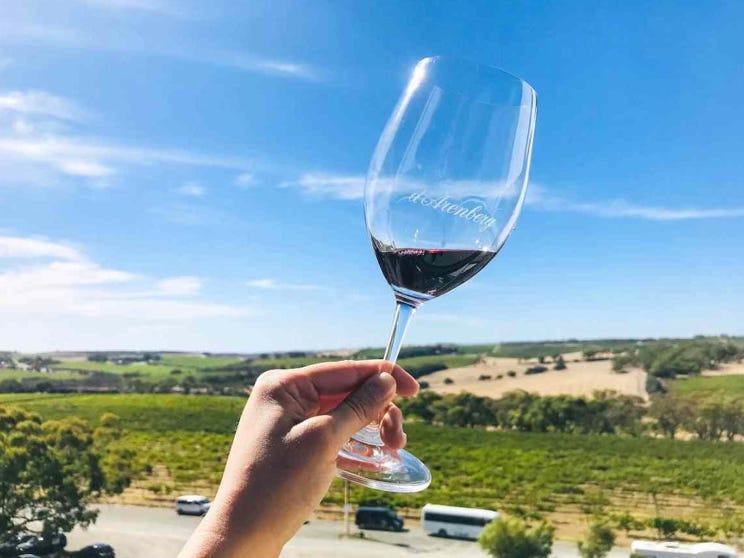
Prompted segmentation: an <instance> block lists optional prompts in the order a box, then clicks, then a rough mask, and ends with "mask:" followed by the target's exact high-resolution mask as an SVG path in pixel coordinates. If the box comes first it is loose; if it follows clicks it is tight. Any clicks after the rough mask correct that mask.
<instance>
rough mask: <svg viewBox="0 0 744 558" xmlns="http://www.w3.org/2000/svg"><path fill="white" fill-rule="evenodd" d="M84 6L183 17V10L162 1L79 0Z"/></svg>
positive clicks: (171, 3)
mask: <svg viewBox="0 0 744 558" xmlns="http://www.w3.org/2000/svg"><path fill="white" fill-rule="evenodd" d="M79 1H82V2H83V3H84V4H88V5H90V6H96V7H100V8H105V9H116V10H137V11H143V12H152V13H156V14H162V15H174V16H175V15H181V14H182V10H180V9H179V7H178V6H177V5H176V4H174V3H173V2H164V1H162V0H79Z"/></svg>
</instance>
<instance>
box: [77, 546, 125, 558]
mask: <svg viewBox="0 0 744 558" xmlns="http://www.w3.org/2000/svg"><path fill="white" fill-rule="evenodd" d="M71 554H72V556H75V558H115V556H116V554H115V553H114V549H113V547H112V546H111V545H109V544H106V543H93V544H89V545H88V546H84V547H83V548H81V549H80V550H78V551H77V552H72V553H71Z"/></svg>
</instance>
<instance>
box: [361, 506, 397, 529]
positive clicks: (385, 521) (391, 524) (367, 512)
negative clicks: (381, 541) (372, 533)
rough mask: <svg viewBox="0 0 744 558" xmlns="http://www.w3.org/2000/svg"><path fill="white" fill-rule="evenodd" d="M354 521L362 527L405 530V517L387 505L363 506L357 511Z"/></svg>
mask: <svg viewBox="0 0 744 558" xmlns="http://www.w3.org/2000/svg"><path fill="white" fill-rule="evenodd" d="M354 523H356V526H357V527H359V528H360V529H384V530H387V531H402V530H403V518H402V517H400V516H399V515H398V514H396V513H395V512H394V511H393V510H391V509H390V508H385V507H371V506H361V507H360V508H359V509H358V510H357V512H356V519H355V521H354Z"/></svg>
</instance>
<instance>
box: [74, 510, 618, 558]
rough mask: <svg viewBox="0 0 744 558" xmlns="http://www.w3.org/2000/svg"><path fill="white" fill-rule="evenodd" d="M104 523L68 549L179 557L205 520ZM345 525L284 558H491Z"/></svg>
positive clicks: (116, 518)
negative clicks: (103, 546) (347, 531)
mask: <svg viewBox="0 0 744 558" xmlns="http://www.w3.org/2000/svg"><path fill="white" fill-rule="evenodd" d="M99 508H100V510H101V514H100V515H99V518H98V522H97V523H96V524H95V525H94V526H92V527H91V528H90V529H88V530H87V531H84V530H82V529H75V531H73V532H72V533H71V534H70V536H69V537H68V541H69V542H68V546H67V548H68V550H75V549H77V548H80V547H81V546H84V545H86V544H90V543H93V542H106V543H109V544H110V545H112V546H113V547H114V549H115V550H116V556H117V558H144V557H147V558H175V556H177V555H178V551H179V550H180V549H181V547H182V546H183V545H184V543H185V542H186V540H187V539H188V538H189V536H190V535H191V533H192V531H193V530H194V528H195V527H196V526H197V525H198V524H199V521H201V518H199V517H188V516H179V515H177V514H176V513H175V511H173V510H171V509H167V508H146V507H140V506H118V505H117V506H114V505H101V506H99ZM343 533H344V525H343V523H341V522H337V521H320V520H317V521H311V522H310V523H308V524H307V525H305V526H304V527H303V528H302V529H301V530H300V532H299V533H298V534H297V536H296V537H295V538H294V539H292V540H291V541H290V542H289V543H288V544H287V546H286V547H285V549H284V552H283V553H282V558H310V557H312V558H318V557H322V558H342V557H343V558H348V557H349V556H359V557H365V558H367V557H368V558H399V557H408V558H411V557H413V556H415V555H426V556H427V557H432V558H453V556H456V557H457V558H485V556H486V554H485V553H483V551H481V550H480V548H479V547H478V545H477V544H476V543H475V542H471V541H459V540H452V539H440V538H437V537H429V536H427V535H425V534H424V533H423V532H422V531H420V530H419V529H413V530H411V531H405V532H402V533H388V532H384V531H365V533H364V534H365V536H364V538H359V536H358V534H359V531H358V530H357V529H356V528H352V534H356V536H352V537H351V538H346V537H344V536H343ZM553 554H554V556H556V557H557V558H578V552H577V550H576V544H575V543H569V542H563V541H557V542H556V543H555V544H554V546H553ZM629 554H630V553H629V551H628V549H622V548H616V549H613V551H612V552H611V553H610V557H609V558H627V557H628V555H629Z"/></svg>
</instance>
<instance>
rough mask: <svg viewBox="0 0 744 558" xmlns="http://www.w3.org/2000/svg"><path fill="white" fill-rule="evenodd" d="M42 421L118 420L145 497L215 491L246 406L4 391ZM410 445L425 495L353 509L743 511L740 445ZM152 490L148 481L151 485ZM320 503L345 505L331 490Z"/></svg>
mask: <svg viewBox="0 0 744 558" xmlns="http://www.w3.org/2000/svg"><path fill="white" fill-rule="evenodd" d="M0 404H14V405H18V406H22V407H25V408H28V409H30V410H32V411H35V412H38V413H39V414H41V415H42V416H43V417H45V418H62V417H68V416H79V417H82V418H86V419H89V420H96V419H97V417H99V416H100V415H101V414H102V413H104V412H113V413H116V414H117V415H119V416H120V417H121V418H122V419H123V424H124V426H125V428H127V429H128V433H127V435H126V436H125V438H124V439H123V440H122V441H121V442H120V443H124V444H126V445H127V446H129V447H131V448H133V449H134V450H135V451H136V452H137V454H138V459H139V460H140V461H141V462H142V463H143V464H145V463H146V464H148V465H150V466H152V467H153V469H154V470H156V471H160V473H159V476H158V478H157V479H155V478H153V479H150V480H146V481H144V483H145V485H146V486H152V487H154V488H153V489H152V490H153V491H161V490H166V491H167V493H180V492H186V491H193V490H200V491H204V492H207V493H212V492H213V491H214V490H215V489H216V485H217V483H218V482H219V478H220V475H221V471H222V467H223V466H224V460H225V458H226V455H227V451H228V449H229V446H230V442H231V439H232V432H233V430H234V428H235V425H236V423H237V420H238V417H239V415H240V410H241V409H242V407H243V405H244V404H245V399H242V398H237V397H210V396H184V395H41V396H40V395H24V394H18V395H0ZM407 431H408V434H409V449H411V451H413V452H414V453H415V454H416V455H418V456H419V457H421V458H422V459H423V460H424V461H425V462H426V463H427V464H428V465H429V466H430V468H431V470H432V473H433V475H434V481H433V483H432V486H431V488H430V489H428V490H427V491H425V492H423V493H419V494H414V495H391V494H384V493H381V492H375V491H369V490H363V489H358V488H356V487H355V489H354V497H355V500H356V501H360V500H367V501H382V502H385V503H391V504H394V505H397V506H400V507H406V508H416V507H419V506H421V505H423V504H424V503H426V502H437V503H447V504H454V505H466V506H481V507H487V508H494V509H500V510H506V511H509V512H512V513H520V512H527V513H531V514H534V513H538V514H541V515H543V516H546V517H549V518H551V519H552V520H554V521H555V522H556V523H557V524H558V525H559V529H560V525H561V524H562V523H561V522H562V521H563V522H565V518H566V517H574V518H577V517H578V518H579V520H578V521H583V519H581V517H583V516H582V512H581V510H582V509H585V508H592V509H595V508H596V506H597V503H598V502H600V503H602V502H604V506H605V508H606V510H605V513H609V512H611V511H617V512H620V511H625V512H629V513H631V514H633V515H635V516H638V517H643V516H647V517H649V516H651V515H653V504H652V498H651V494H652V493H655V494H656V500H657V504H658V505H659V506H660V513H661V515H662V516H666V517H685V518H697V519H702V520H705V521H708V522H714V521H715V520H716V519H717V518H718V516H719V510H720V509H721V508H722V507H724V506H725V505H734V506H736V507H741V506H744V475H742V474H741V464H742V463H744V444H740V443H711V442H698V441H680V440H666V439H654V438H647V437H644V438H623V437H619V436H580V435H560V434H525V433H518V432H489V431H484V430H476V429H456V428H442V427H433V426H425V425H421V424H409V425H408V426H407ZM148 483H149V484H148ZM327 501H328V502H332V503H340V502H341V501H342V493H341V484H340V483H334V485H333V486H332V489H331V491H330V493H329V494H328V497H327Z"/></svg>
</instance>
